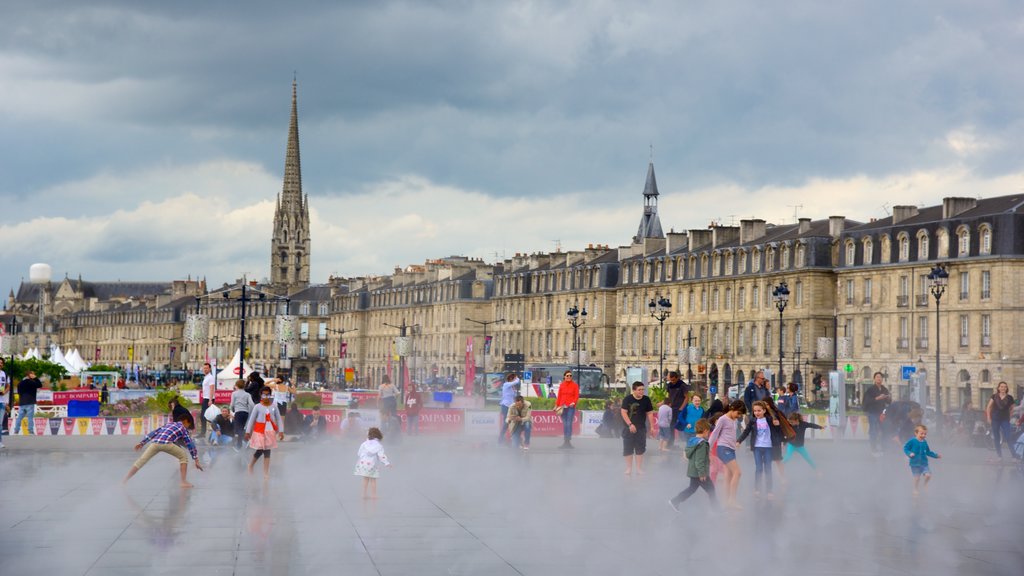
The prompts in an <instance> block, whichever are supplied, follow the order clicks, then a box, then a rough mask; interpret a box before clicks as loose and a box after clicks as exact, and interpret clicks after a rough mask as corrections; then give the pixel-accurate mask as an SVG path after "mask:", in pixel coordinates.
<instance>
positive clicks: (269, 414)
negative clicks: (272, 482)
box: [245, 386, 284, 478]
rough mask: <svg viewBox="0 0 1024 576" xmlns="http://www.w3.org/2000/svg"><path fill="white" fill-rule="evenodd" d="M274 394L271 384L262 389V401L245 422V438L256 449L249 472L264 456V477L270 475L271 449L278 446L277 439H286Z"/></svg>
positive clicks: (250, 472)
mask: <svg viewBox="0 0 1024 576" xmlns="http://www.w3.org/2000/svg"><path fill="white" fill-rule="evenodd" d="M273 396H274V392H273V390H271V389H270V386H264V387H263V388H261V389H260V403H259V404H257V405H256V406H255V407H254V408H253V409H252V413H251V414H249V420H248V421H247V422H246V423H245V439H246V440H248V441H249V447H250V448H252V449H254V450H256V452H255V453H254V454H253V455H252V461H251V462H249V474H252V471H253V468H254V467H255V466H256V461H257V460H259V459H260V456H263V477H264V478H267V477H269V476H270V451H271V450H272V449H274V448H277V441H278V440H284V432H283V430H284V426H283V425H282V424H283V422H281V413H280V412H278V411H277V405H275V404H274V403H273V402H272V399H273Z"/></svg>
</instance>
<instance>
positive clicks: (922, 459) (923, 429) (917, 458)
mask: <svg viewBox="0 0 1024 576" xmlns="http://www.w3.org/2000/svg"><path fill="white" fill-rule="evenodd" d="M926 438H928V427H927V426H925V425H924V424H918V425H917V427H916V428H914V437H913V438H911V439H910V440H907V443H906V444H904V445H903V453H904V454H906V455H907V457H908V458H910V472H911V474H913V475H914V496H915V497H916V496H917V495H918V494H919V492H918V485H919V483H920V481H921V477H922V476H924V489H925V490H927V489H928V482H929V481H930V480H931V479H932V471H931V470H929V469H928V458H929V457H930V458H942V456H939V455H938V454H936V453H935V452H932V450H931V448H929V447H928V441H927V440H926Z"/></svg>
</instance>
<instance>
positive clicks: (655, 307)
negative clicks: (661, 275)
mask: <svg viewBox="0 0 1024 576" xmlns="http://www.w3.org/2000/svg"><path fill="white" fill-rule="evenodd" d="M647 309H648V310H650V314H651V318H654V319H655V320H657V321H658V325H659V326H660V328H659V329H658V330H659V334H660V336H661V343H660V344H659V345H658V382H661V383H662V384H664V383H665V320H668V317H669V316H671V315H672V301H671V300H669V299H668V298H665V297H664V296H655V297H654V298H651V301H650V302H649V303H648V304H647Z"/></svg>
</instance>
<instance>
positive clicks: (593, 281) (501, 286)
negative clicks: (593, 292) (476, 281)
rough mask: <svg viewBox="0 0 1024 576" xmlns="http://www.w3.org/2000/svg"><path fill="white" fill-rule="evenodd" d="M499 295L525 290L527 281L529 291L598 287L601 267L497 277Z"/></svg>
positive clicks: (513, 293)
mask: <svg viewBox="0 0 1024 576" xmlns="http://www.w3.org/2000/svg"><path fill="white" fill-rule="evenodd" d="M497 283H498V290H497V294H498V295H499V296H510V295H517V294H523V293H525V292H526V288H527V283H529V288H530V292H532V293H534V294H536V293H539V292H554V291H558V290H584V289H587V288H598V287H600V285H601V269H600V268H598V267H593V268H588V269H583V268H576V269H574V270H557V271H551V272H532V273H530V274H528V275H527V276H526V277H525V278H523V277H521V276H519V275H515V276H498V277H497Z"/></svg>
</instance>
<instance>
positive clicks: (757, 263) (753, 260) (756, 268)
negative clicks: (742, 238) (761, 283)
mask: <svg viewBox="0 0 1024 576" xmlns="http://www.w3.org/2000/svg"><path fill="white" fill-rule="evenodd" d="M750 270H751V271H753V272H760V271H761V251H760V250H759V249H757V248H754V251H753V252H751V253H750Z"/></svg>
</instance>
